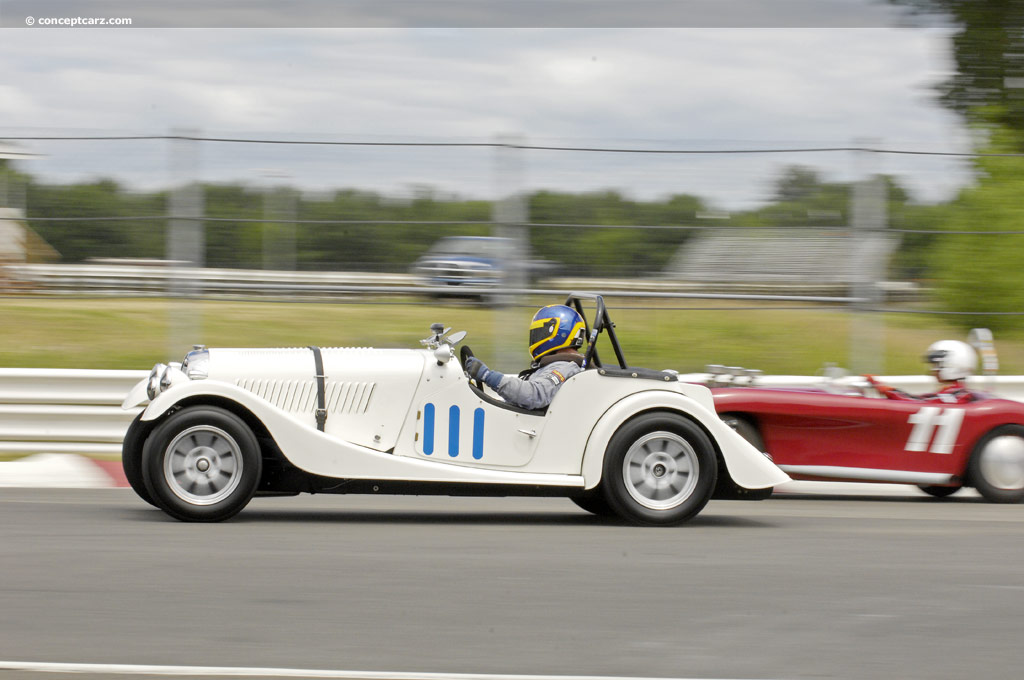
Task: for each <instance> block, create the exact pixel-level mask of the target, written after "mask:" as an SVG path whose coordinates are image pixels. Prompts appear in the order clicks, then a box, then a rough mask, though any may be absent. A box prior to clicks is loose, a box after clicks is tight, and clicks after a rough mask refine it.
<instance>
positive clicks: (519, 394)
mask: <svg viewBox="0 0 1024 680" xmlns="http://www.w3.org/2000/svg"><path fill="white" fill-rule="evenodd" d="M585 335H586V324H584V323H583V317H581V316H580V315H579V313H577V311H576V310H575V309H573V308H572V307H567V306H566V305H548V306H547V307H541V308H540V309H539V310H537V313H536V314H534V315H533V322H532V323H531V324H530V356H531V357H533V363H532V364H531V365H530V368H528V369H526V370H525V371H523V372H522V373H520V374H519V377H516V376H514V375H505V374H503V373H499V372H498V371H494V370H491V369H489V368H487V364H485V363H484V362H482V361H480V360H479V359H477V358H476V357H469V359H467V361H466V373H467V374H468V375H469V377H470V378H473V379H474V380H479V381H481V382H483V383H484V384H485V385H487V386H488V387H490V388H491V389H493V390H494V391H496V392H497V393H498V394H500V395H501V397H502V398H503V399H504V400H505V401H507V402H508V403H510V404H513V405H515V406H519V407H522V408H529V409H537V408H545V407H546V406H547V405H548V404H550V403H551V400H552V399H554V397H555V392H557V391H558V389H559V388H560V387H561V386H562V385H563V384H564V383H565V381H566V380H568V379H569V378H571V377H572V376H574V375H576V374H577V373H579V372H580V371H582V370H583V355H582V354H580V353H579V352H578V351H577V350H578V349H579V348H580V347H581V346H582V345H583V340H584V336H585Z"/></svg>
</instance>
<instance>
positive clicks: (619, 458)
mask: <svg viewBox="0 0 1024 680" xmlns="http://www.w3.org/2000/svg"><path fill="white" fill-rule="evenodd" d="M717 476H718V464H717V461H716V457H715V449H714V447H713V446H712V444H711V440H710V439H708V436H707V434H705V433H704V430H702V429H701V428H700V427H699V426H698V425H696V424H695V423H694V422H693V421H691V420H689V419H688V418H685V417H683V416H681V415H679V414H675V413H665V412H652V413H645V414H642V415H639V416H637V417H635V418H633V419H632V420H630V421H628V422H626V423H625V424H624V425H623V426H622V427H620V428H619V430H618V431H617V432H616V433H615V434H614V435H613V436H612V438H611V441H609V442H608V448H607V449H606V450H605V457H604V471H603V477H602V480H603V481H602V482H601V487H602V488H603V489H604V494H605V498H606V499H607V501H608V505H609V507H610V508H611V509H613V510H614V511H615V513H616V514H618V515H619V516H620V517H622V518H624V519H626V520H628V521H630V522H633V523H634V524H645V525H652V526H672V525H676V524H681V523H683V522H685V521H687V520H689V519H691V518H693V517H694V516H695V515H696V514H697V513H699V512H700V511H701V510H702V509H703V508H704V506H705V505H707V502H708V500H710V499H711V494H712V492H713V491H714V490H715V481H716V479H717Z"/></svg>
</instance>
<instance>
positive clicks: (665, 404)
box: [581, 395, 727, 489]
mask: <svg viewBox="0 0 1024 680" xmlns="http://www.w3.org/2000/svg"><path fill="white" fill-rule="evenodd" d="M636 397H642V395H633V396H632V397H627V398H626V399H623V400H621V401H619V402H618V403H616V404H614V405H613V406H612V407H611V408H609V409H608V410H607V411H606V412H605V414H604V415H603V416H602V417H601V419H600V420H598V422H597V424H596V425H595V426H594V428H593V429H592V430H591V433H590V437H589V439H588V440H587V446H586V449H585V451H584V454H583V463H582V465H581V472H582V474H583V478H584V480H585V481H584V484H585V488H586V489H593V488H596V487H597V486H598V484H600V483H601V478H602V476H603V470H604V458H605V455H606V454H607V450H608V444H609V443H610V442H611V439H612V437H614V436H615V433H616V432H618V431H619V430H620V429H622V428H623V427H625V426H626V425H627V424H628V423H629V422H631V421H633V420H635V419H637V418H639V417H641V416H646V415H649V414H652V413H664V414H665V415H675V416H681V417H683V418H686V419H687V420H689V421H690V422H692V423H693V424H694V425H696V426H697V427H698V428H700V430H701V431H702V432H704V434H705V435H707V437H708V439H709V440H710V441H711V446H712V447H713V448H714V451H715V459H716V461H717V462H718V468H719V471H721V470H722V469H727V466H726V464H725V458H724V455H723V453H722V448H721V445H720V444H719V441H718V437H717V436H716V434H715V433H714V432H713V431H712V430H711V429H710V428H709V427H708V426H707V424H706V423H705V422H704V419H703V418H702V417H701V415H703V414H699V413H695V412H694V411H695V410H696V409H694V410H691V409H690V408H687V407H688V406H690V404H687V403H685V402H686V401H689V400H686V399H685V397H683V398H680V399H678V400H673V401H675V402H676V403H672V402H671V401H668V400H659V401H655V402H653V403H645V402H650V398H649V397H648V398H647V399H637V398H636ZM659 402H660V403H659ZM693 406H695V407H696V408H697V409H700V406H699V405H698V404H696V403H694V404H693ZM700 410H704V409H700Z"/></svg>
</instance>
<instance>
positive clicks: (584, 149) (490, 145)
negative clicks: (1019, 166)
mask: <svg viewBox="0 0 1024 680" xmlns="http://www.w3.org/2000/svg"><path fill="white" fill-rule="evenodd" d="M3 139H8V140H16V141H36V142H65V141H79V142H103V141H107V142H119V141H175V140H178V141H190V142H213V143H222V144H271V145H283V146H365V147H408V148H417V147H419V148H463V149H474V148H475V149H517V150H523V151H567V152H578V153H612V154H655V155H682V156H685V155H735V154H783V153H789V154H792V153H850V152H856V153H873V154H890V155H907V156H946V157H955V158H989V157H991V158H1024V153H977V152H957V151H913V150H909V149H885V148H876V147H868V146H821V147H781V148H768V149H756V148H743V149H666V148H660V149H659V148H654V149H644V148H635V147H603V146H595V147H591V146H557V145H543V144H516V143H511V142H399V141H381V142H373V141H336V140H302V139H265V138H252V137H200V136H192V135H60V136H14V137H3Z"/></svg>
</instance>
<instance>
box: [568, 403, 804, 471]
mask: <svg viewBox="0 0 1024 680" xmlns="http://www.w3.org/2000/svg"><path fill="white" fill-rule="evenodd" d="M652 411H664V412H666V413H670V414H674V415H679V416H682V417H684V418H687V419H688V420H691V421H693V422H694V423H695V424H696V425H697V427H699V428H700V429H701V430H703V432H704V433H705V434H706V435H707V436H708V438H709V439H710V440H711V445H712V446H713V447H714V450H715V457H716V459H717V460H718V462H719V471H720V472H725V473H727V474H728V476H729V477H730V478H731V479H733V480H735V482H736V483H737V484H738V485H739V486H742V487H743V488H746V489H763V488H768V487H772V486H775V485H777V484H782V483H783V482H788V481H789V476H788V475H786V473H784V472H783V471H782V470H780V469H779V468H777V467H776V466H775V464H774V463H772V462H771V461H770V460H769V459H768V458H767V457H765V456H764V454H763V453H762V452H760V451H758V450H757V449H755V448H754V447H753V446H751V445H750V444H749V443H748V442H747V441H746V440H744V439H743V438H742V437H741V436H740V435H739V434H737V433H736V432H735V431H734V430H733V429H732V428H731V427H729V426H728V425H726V424H725V422H724V421H722V420H721V419H720V418H719V417H718V414H717V413H716V412H715V411H714V410H711V409H709V408H707V407H705V406H704V405H703V404H701V403H699V402H697V401H696V400H694V399H691V398H689V397H687V396H686V395H684V394H680V393H677V392H670V391H667V390H646V391H644V392H640V393H636V394H632V395H630V396H628V397H626V398H624V399H621V400H619V401H618V402H616V403H614V404H612V405H611V406H610V407H609V408H608V409H607V410H606V411H605V413H604V415H602V416H601V418H600V419H598V422H597V424H596V425H595V426H594V427H593V428H592V429H591V432H590V436H589V438H588V439H587V444H586V448H585V450H584V454H583V463H582V466H581V474H582V475H583V478H584V486H585V488H586V489H593V488H595V487H597V486H598V484H600V482H601V477H602V474H603V465H604V457H605V453H606V452H607V448H608V443H609V442H610V441H611V438H612V436H613V435H614V434H615V432H617V431H618V430H619V428H620V427H622V426H623V425H624V424H625V423H626V422H628V421H629V420H631V419H633V418H635V417H637V416H640V415H643V414H645V413H650V412H652Z"/></svg>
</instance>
